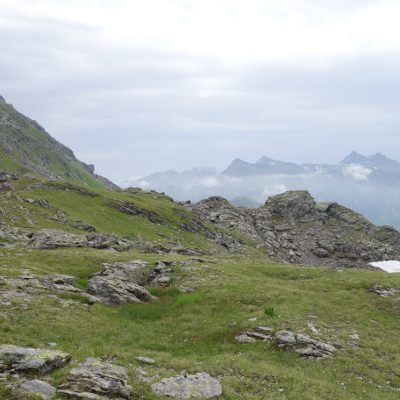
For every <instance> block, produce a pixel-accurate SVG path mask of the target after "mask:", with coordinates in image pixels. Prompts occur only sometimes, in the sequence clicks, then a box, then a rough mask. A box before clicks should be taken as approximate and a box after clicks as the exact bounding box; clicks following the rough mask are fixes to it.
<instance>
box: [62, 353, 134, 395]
mask: <svg viewBox="0 0 400 400" xmlns="http://www.w3.org/2000/svg"><path fill="white" fill-rule="evenodd" d="M127 380H128V373H127V370H126V369H125V368H123V367H119V366H116V365H112V364H109V363H106V362H102V361H99V360H97V359H95V358H88V359H86V361H85V362H83V363H82V364H80V365H79V366H78V367H76V368H73V369H71V371H70V372H69V374H68V376H67V378H66V380H65V382H64V383H63V384H62V386H61V387H60V389H59V391H58V392H59V393H60V394H63V395H65V396H67V397H68V398H72V399H93V400H106V399H131V398H132V396H133V389H132V387H131V386H130V385H128V383H127Z"/></svg>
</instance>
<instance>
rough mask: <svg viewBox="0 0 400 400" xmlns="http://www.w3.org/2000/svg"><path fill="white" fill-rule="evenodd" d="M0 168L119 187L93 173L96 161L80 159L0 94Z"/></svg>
mask: <svg viewBox="0 0 400 400" xmlns="http://www.w3.org/2000/svg"><path fill="white" fill-rule="evenodd" d="M0 171H4V172H20V173H26V172H29V173H33V174H34V175H36V176H42V177H44V178H46V179H52V180H60V179H63V180H67V181H70V182H76V183H81V184H84V185H85V186H89V187H97V188H101V187H108V188H116V185H114V184H113V183H112V182H110V181H108V180H107V179H106V178H103V177H101V176H98V175H96V174H95V173H94V167H93V165H87V164H85V163H83V162H81V161H79V160H78V159H77V158H76V157H75V155H74V153H73V152H72V150H70V149H69V148H68V147H66V146H64V145H62V144H61V143H59V142H58V141H57V140H55V139H54V138H52V137H51V136H50V135H49V134H48V133H47V132H46V131H45V130H44V128H42V127H41V126H40V125H39V124H38V123H37V122H36V121H33V120H31V119H29V118H27V117H25V116H24V115H22V114H21V113H19V112H18V111H16V110H15V109H14V107H13V106H12V105H10V104H7V103H6V101H5V100H4V99H3V98H2V97H0Z"/></svg>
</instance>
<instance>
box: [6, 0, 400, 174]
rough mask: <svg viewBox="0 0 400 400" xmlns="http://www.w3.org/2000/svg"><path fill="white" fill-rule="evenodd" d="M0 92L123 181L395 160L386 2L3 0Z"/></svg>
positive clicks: (395, 60) (399, 50)
mask: <svg viewBox="0 0 400 400" xmlns="http://www.w3.org/2000/svg"><path fill="white" fill-rule="evenodd" d="M0 6H1V8H0V10H1V11H0V39H1V40H0V50H1V53H2V61H1V62H0V87H1V89H0V94H1V95H3V96H4V97H5V99H6V100H7V101H8V102H10V103H12V104H13V105H14V106H15V107H16V108H17V109H18V110H20V111H21V112H23V113H24V114H26V115H28V116H29V117H31V118H33V119H35V120H37V121H38V122H39V123H40V124H41V125H43V126H44V127H45V128H46V130H47V131H48V132H49V133H50V134H51V135H53V136H54V137H55V138H56V139H57V140H59V141H60V142H62V143H64V144H66V145H67V146H69V147H70V148H72V150H73V151H74V152H75V154H76V155H77V157H78V158H80V159H81V160H82V161H84V162H87V163H93V164H95V166H96V171H97V172H98V173H100V174H102V175H105V176H107V177H108V178H110V179H112V180H115V181H120V180H121V179H124V178H127V177H133V176H135V177H143V176H146V175H149V174H151V173H153V172H157V171H164V170H178V171H183V170H187V169H190V168H192V167H197V166H210V167H213V168H216V169H218V170H222V169H224V168H225V167H226V166H227V165H228V164H229V163H230V162H231V161H232V160H233V159H235V158H241V159H244V160H246V161H251V162H254V161H255V160H257V159H258V158H260V157H261V156H262V155H266V156H269V157H271V158H275V159H279V160H285V161H292V162H296V163H304V162H311V163H337V162H338V161H340V160H341V159H342V158H343V157H344V156H346V155H347V154H348V153H350V151H352V150H357V151H358V152H360V153H363V154H373V153H377V152H381V153H384V154H386V155H387V156H388V157H390V158H393V159H397V160H398V159H400V136H399V132H398V129H399V126H400V115H399V114H398V109H399V105H400V97H399V95H398V93H400V91H399V82H400V79H399V77H400V68H399V66H400V42H399V41H398V37H399V34H400V26H399V25H398V21H397V18H396V16H397V15H398V14H399V11H400V4H399V3H398V2H395V1H385V0H370V1H358V0H352V1H336V2H334V4H323V5H322V4H321V2H318V1H316V0H303V1H294V0H284V1H279V2H276V1H267V0H264V1H263V0H253V1H250V2H249V1H247V2H245V1H243V0H234V1H225V0H222V1H220V2H212V1H211V0H204V1H201V2H196V1H194V0H163V1H161V0H149V1H147V2H145V3H144V2H140V1H128V0H118V1H113V2H112V3H111V2H106V1H100V0H97V1H96V0H89V1H87V2H84V3H82V2H78V1H75V0H55V1H54V0H53V1H49V0H31V1H27V0H16V1H13V2H8V1H5V0H0Z"/></svg>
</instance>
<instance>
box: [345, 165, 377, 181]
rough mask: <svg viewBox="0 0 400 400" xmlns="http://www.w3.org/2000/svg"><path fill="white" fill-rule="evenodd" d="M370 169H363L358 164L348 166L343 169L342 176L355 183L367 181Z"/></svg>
mask: <svg viewBox="0 0 400 400" xmlns="http://www.w3.org/2000/svg"><path fill="white" fill-rule="evenodd" d="M371 173H372V169H369V168H366V167H363V166H362V165H360V164H350V165H348V166H346V167H345V168H343V175H345V176H350V177H351V178H353V179H355V180H356V181H367V180H368V177H369V175H371Z"/></svg>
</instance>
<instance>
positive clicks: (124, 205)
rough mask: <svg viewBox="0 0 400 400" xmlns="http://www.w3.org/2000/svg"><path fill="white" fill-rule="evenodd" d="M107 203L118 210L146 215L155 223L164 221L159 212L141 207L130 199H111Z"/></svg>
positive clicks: (130, 213)
mask: <svg viewBox="0 0 400 400" xmlns="http://www.w3.org/2000/svg"><path fill="white" fill-rule="evenodd" d="M107 205H109V206H110V207H112V208H115V209H116V210H118V211H121V212H122V213H124V214H128V215H134V216H141V217H144V218H146V219H148V220H149V221H150V222H153V223H155V224H160V223H162V222H163V219H162V218H161V217H160V216H159V215H158V214H157V213H155V212H153V211H149V210H146V209H144V208H140V207H138V206H136V205H134V204H132V203H130V202H128V201H122V200H116V199H110V200H108V201H107Z"/></svg>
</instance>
